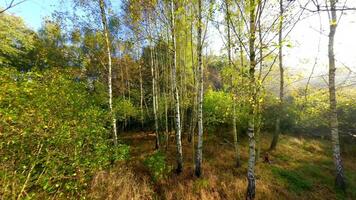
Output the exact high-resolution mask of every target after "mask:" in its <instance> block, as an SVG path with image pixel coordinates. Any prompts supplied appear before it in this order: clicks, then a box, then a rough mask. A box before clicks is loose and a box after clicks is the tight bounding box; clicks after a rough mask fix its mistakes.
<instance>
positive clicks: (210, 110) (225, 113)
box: [203, 90, 232, 127]
mask: <svg viewBox="0 0 356 200" xmlns="http://www.w3.org/2000/svg"><path fill="white" fill-rule="evenodd" d="M203 114H204V118H203V119H204V123H205V124H206V125H207V126H208V127H214V126H219V125H222V124H231V121H232V120H231V119H232V97H231V95H230V94H229V93H225V92H222V91H213V90H208V91H207V92H206V94H205V96H204V104H203Z"/></svg>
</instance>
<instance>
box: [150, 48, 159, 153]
mask: <svg viewBox="0 0 356 200" xmlns="http://www.w3.org/2000/svg"><path fill="white" fill-rule="evenodd" d="M152 46H153V45H152V44H151V47H150V57H151V75H152V101H153V102H152V103H153V115H154V120H155V134H156V143H155V148H156V149H159V148H160V143H159V133H158V116H157V107H156V106H157V103H156V101H157V99H156V75H155V67H154V60H153V59H154V56H153V48H154V47H152Z"/></svg>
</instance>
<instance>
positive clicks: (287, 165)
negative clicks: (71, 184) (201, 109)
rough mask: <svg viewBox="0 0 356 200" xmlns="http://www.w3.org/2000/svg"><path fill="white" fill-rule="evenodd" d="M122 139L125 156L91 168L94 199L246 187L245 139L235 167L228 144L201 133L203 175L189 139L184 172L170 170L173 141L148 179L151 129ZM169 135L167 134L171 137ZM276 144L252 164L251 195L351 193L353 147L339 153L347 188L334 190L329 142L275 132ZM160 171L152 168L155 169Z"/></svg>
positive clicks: (236, 195) (355, 193) (225, 195)
mask: <svg viewBox="0 0 356 200" xmlns="http://www.w3.org/2000/svg"><path fill="white" fill-rule="evenodd" d="M123 138H124V141H125V142H126V143H128V144H130V147H131V152H130V160H129V162H128V163H127V164H125V163H124V162H122V163H117V165H116V167H114V168H113V169H111V170H109V171H102V172H99V173H97V175H96V177H95V178H94V181H93V182H92V183H93V184H92V185H91V193H90V197H92V198H94V199H202V200H206V199H244V197H245V190H246V185H247V181H246V175H245V174H246V167H247V159H248V155H247V148H246V147H247V141H246V139H243V140H242V142H241V159H242V161H243V164H242V166H241V167H240V168H236V167H234V163H233V154H234V150H233V146H232V145H231V144H229V143H228V142H227V141H228V140H226V139H225V140H224V139H219V138H218V137H215V136H212V135H211V136H209V137H207V138H205V141H206V142H205V143H204V145H205V149H204V155H205V157H204V161H203V162H204V167H203V171H204V174H203V177H202V178H201V179H197V178H195V177H194V175H193V165H192V152H191V148H190V146H191V144H189V143H187V142H186V140H183V141H184V145H183V147H184V148H183V149H184V150H185V151H184V172H183V173H182V174H181V175H180V176H177V175H176V174H175V173H174V170H173V166H174V165H175V158H174V156H175V146H174V144H173V141H171V144H170V146H169V148H168V150H167V151H164V152H163V153H162V155H164V158H165V160H166V162H164V163H162V166H165V167H166V168H167V169H168V170H167V171H164V170H163V171H164V172H162V178H161V179H159V180H156V181H153V179H152V173H151V172H152V171H151V172H150V170H149V168H148V167H147V166H146V165H145V164H144V163H145V159H147V158H150V157H152V155H155V154H156V153H155V150H154V148H153V147H154V135H149V134H147V133H144V132H132V133H125V134H124V135H123ZM171 139H172V140H173V137H172V138H171ZM269 141H270V137H269V136H268V135H266V136H265V137H264V139H263V142H262V149H263V150H265V149H267V148H268V144H269ZM280 142H281V143H280V146H279V148H278V149H277V150H276V151H274V152H271V153H270V156H269V157H270V160H271V163H270V164H268V163H265V162H262V161H260V162H259V163H258V164H257V165H256V179H257V182H256V185H257V187H256V189H257V193H256V195H257V196H256V199H266V200H269V199H270V200H274V199H276V197H278V199H281V200H282V199H295V200H297V199H298V200H300V199H305V200H306V199H308V200H317V199H320V200H326V199H330V200H331V199H355V198H356V165H355V164H354V163H355V161H356V159H355V157H354V156H352V155H354V154H353V153H355V149H348V150H347V152H345V153H344V154H343V155H344V163H345V170H346V176H347V178H348V182H347V183H348V185H349V189H348V191H347V194H344V193H343V192H341V191H339V192H335V189H334V179H333V177H334V176H333V173H334V165H333V161H332V159H331V156H330V154H331V153H332V152H331V148H330V147H331V144H330V142H329V141H327V140H315V139H310V138H302V137H295V136H288V135H283V136H281V140H280ZM158 171H160V170H159V169H158V168H157V169H156V172H157V173H158Z"/></svg>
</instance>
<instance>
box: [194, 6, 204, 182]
mask: <svg viewBox="0 0 356 200" xmlns="http://www.w3.org/2000/svg"><path fill="white" fill-rule="evenodd" d="M197 40H198V41H197V55H198V72H197V77H198V144H197V151H196V156H195V175H196V176H197V177H200V176H201V173H202V172H201V165H202V160H203V131H204V130H203V93H204V90H203V66H202V65H203V60H202V49H203V41H202V0H198V36H197Z"/></svg>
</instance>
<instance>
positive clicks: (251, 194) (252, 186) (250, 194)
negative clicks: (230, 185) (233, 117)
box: [246, 0, 256, 200]
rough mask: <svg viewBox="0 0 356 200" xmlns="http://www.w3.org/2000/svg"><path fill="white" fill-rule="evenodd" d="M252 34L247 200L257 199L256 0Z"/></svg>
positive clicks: (252, 8)
mask: <svg viewBox="0 0 356 200" xmlns="http://www.w3.org/2000/svg"><path fill="white" fill-rule="evenodd" d="M249 10H250V31H249V32H250V36H249V50H250V70H249V76H250V85H249V96H250V99H251V103H250V109H249V110H250V111H249V122H248V131H247V135H248V139H249V159H248V168H247V180H248V186H247V196H246V199H247V200H252V199H255V192H256V180H255V160H256V158H255V153H256V152H255V146H256V141H255V132H254V128H255V122H254V120H255V116H254V114H255V113H254V106H255V103H256V92H255V89H256V86H255V68H256V52H255V39H256V27H255V26H256V22H255V11H256V2H255V0H250V8H249Z"/></svg>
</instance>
